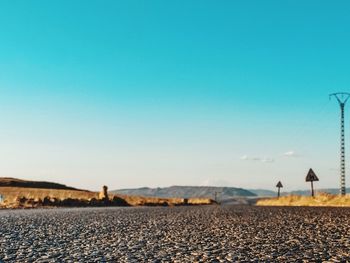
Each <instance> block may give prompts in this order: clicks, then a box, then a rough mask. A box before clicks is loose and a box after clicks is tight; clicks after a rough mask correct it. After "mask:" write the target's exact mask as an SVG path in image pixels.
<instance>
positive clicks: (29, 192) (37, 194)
mask: <svg viewBox="0 0 350 263" xmlns="http://www.w3.org/2000/svg"><path fill="white" fill-rule="evenodd" d="M0 194H1V195H3V196H4V198H5V202H4V203H5V204H6V205H7V206H10V207H14V206H13V204H15V203H16V200H17V199H18V198H22V197H25V198H26V199H33V200H39V199H41V200H43V199H44V198H45V197H49V198H57V199H59V200H65V199H79V200H91V199H92V198H95V199H99V193H98V192H90V191H75V190H58V189H40V188H24V187H0ZM114 196H117V197H119V198H122V199H124V200H125V201H126V202H127V203H128V204H129V205H131V206H142V205H185V204H190V205H209V204H213V201H212V200H211V199H208V198H190V199H188V200H187V201H186V200H185V199H183V198H156V197H142V196H127V195H112V194H110V195H109V198H110V199H112V198H113V197H114Z"/></svg>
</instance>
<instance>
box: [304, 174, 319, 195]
mask: <svg viewBox="0 0 350 263" xmlns="http://www.w3.org/2000/svg"><path fill="white" fill-rule="evenodd" d="M305 181H306V182H311V196H312V197H314V196H315V193H314V182H315V181H319V180H318V177H317V175H316V174H315V172H314V171H313V170H312V169H311V168H310V170H309V172H308V173H307V175H306V178H305Z"/></svg>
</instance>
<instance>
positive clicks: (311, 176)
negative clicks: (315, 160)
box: [305, 168, 318, 182]
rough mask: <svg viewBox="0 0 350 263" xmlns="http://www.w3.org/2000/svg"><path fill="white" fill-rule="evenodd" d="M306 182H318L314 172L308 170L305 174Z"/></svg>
mask: <svg viewBox="0 0 350 263" xmlns="http://www.w3.org/2000/svg"><path fill="white" fill-rule="evenodd" d="M305 181H306V182H315V181H318V177H317V176H316V174H315V172H314V171H313V170H312V169H311V168H310V170H309V172H308V173H307V176H306V178H305Z"/></svg>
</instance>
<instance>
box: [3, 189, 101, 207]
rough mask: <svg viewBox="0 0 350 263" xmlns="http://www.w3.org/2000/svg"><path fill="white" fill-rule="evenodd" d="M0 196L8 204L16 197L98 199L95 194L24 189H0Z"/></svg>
mask: <svg viewBox="0 0 350 263" xmlns="http://www.w3.org/2000/svg"><path fill="white" fill-rule="evenodd" d="M0 194H1V195H3V196H4V197H5V201H7V202H9V203H12V202H15V201H16V199H17V198H18V197H25V198H26V199H44V198H45V197H50V198H57V199H60V200H64V199H68V198H73V199H87V200H89V199H91V198H98V193H97V192H89V191H75V190H58V189H41V188H26V187H0Z"/></svg>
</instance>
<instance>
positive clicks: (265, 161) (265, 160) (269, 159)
mask: <svg viewBox="0 0 350 263" xmlns="http://www.w3.org/2000/svg"><path fill="white" fill-rule="evenodd" d="M261 161H262V162H263V163H273V162H274V161H275V159H272V158H264V159H262V160H261Z"/></svg>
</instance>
